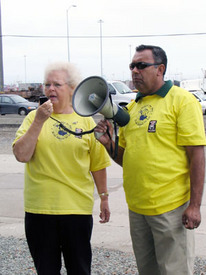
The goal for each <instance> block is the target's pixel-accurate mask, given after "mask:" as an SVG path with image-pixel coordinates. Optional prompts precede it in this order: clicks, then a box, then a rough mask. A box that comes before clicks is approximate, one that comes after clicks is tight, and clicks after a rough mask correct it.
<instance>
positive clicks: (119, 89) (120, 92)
mask: <svg viewBox="0 0 206 275" xmlns="http://www.w3.org/2000/svg"><path fill="white" fill-rule="evenodd" d="M107 84H108V87H109V93H110V94H111V96H112V101H113V102H114V103H116V104H117V105H119V106H121V107H124V106H126V105H127V104H128V103H130V102H131V101H132V100H135V98H136V95H137V94H136V93H135V92H133V91H132V90H131V89H130V88H129V87H128V86H127V85H126V84H124V83H123V82H121V81H107Z"/></svg>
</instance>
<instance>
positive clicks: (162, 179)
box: [119, 81, 206, 215]
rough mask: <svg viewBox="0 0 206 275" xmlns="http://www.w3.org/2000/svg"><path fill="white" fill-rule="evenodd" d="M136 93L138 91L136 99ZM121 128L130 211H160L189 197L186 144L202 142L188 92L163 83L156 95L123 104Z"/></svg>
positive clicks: (199, 122)
mask: <svg viewBox="0 0 206 275" xmlns="http://www.w3.org/2000/svg"><path fill="white" fill-rule="evenodd" d="M138 96H139V95H137V97H138ZM128 110H129V114H130V122H129V123H128V124H127V125H126V126H125V127H122V128H121V129H120V134H119V135H120V136H119V145H120V146H121V147H123V148H124V149H125V151H124V156H123V178H124V189H125V193H126V200H127V203H128V206H129V209H130V210H132V211H134V212H136V213H139V214H144V215H159V214H162V213H165V212H168V211H170V210H173V209H175V208H177V207H179V206H181V205H182V204H184V203H185V202H186V201H188V200H189V199H190V176H189V164H188V158H187V155H186V150H185V146H193V145H206V140H205V131H204V123H203V115H202V109H201V106H200V104H199V102H198V101H197V100H196V99H195V97H194V96H193V95H192V94H190V93H189V92H188V91H185V90H183V89H181V88H179V87H176V86H172V82H170V81H168V82H166V84H165V85H164V86H163V87H162V88H161V89H160V90H159V91H158V92H157V93H155V94H153V95H150V96H146V97H142V98H140V99H139V101H138V102H137V103H136V102H132V103H130V104H129V105H128Z"/></svg>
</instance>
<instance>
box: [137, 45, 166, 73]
mask: <svg viewBox="0 0 206 275" xmlns="http://www.w3.org/2000/svg"><path fill="white" fill-rule="evenodd" d="M144 50H151V51H152V55H153V58H154V62H155V63H160V64H164V65H165V71H164V74H165V73H166V69H167V55H166V53H165V51H164V50H163V49H162V48H160V47H158V46H152V45H140V46H138V47H136V51H137V52H142V51H144Z"/></svg>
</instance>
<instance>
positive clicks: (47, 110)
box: [35, 99, 53, 123]
mask: <svg viewBox="0 0 206 275" xmlns="http://www.w3.org/2000/svg"><path fill="white" fill-rule="evenodd" d="M52 112H53V104H52V103H51V100H50V99H49V100H47V101H46V102H44V103H43V104H42V105H39V107H38V109H37V112H36V117H35V120H36V121H37V122H40V123H44V122H45V121H46V120H47V119H48V118H49V117H50V115H51V114H52Z"/></svg>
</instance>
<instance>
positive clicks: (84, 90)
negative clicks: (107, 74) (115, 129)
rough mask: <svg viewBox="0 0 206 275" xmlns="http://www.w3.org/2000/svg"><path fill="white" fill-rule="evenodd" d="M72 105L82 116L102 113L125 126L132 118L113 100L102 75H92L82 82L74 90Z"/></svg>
mask: <svg viewBox="0 0 206 275" xmlns="http://www.w3.org/2000/svg"><path fill="white" fill-rule="evenodd" d="M72 105H73V108H74V111H75V112H76V113H77V114H79V115H80V116H85V117H87V116H93V115H95V114H96V113H100V114H102V115H103V116H104V117H105V118H107V119H113V120H114V121H115V122H116V123H117V124H118V125H119V126H125V125H126V124H127V123H128V122H129V119H130V116H129V113H128V112H127V111H126V110H124V109H123V108H122V107H120V106H117V105H116V104H115V103H113V102H112V100H111V98H110V96H109V88H108V85H107V82H106V81H105V80H104V79H103V78H102V77H100V76H91V77H88V78H86V79H84V80H83V81H82V82H80V84H79V85H78V86H77V87H76V89H75V91H74V94H73V98H72Z"/></svg>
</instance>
